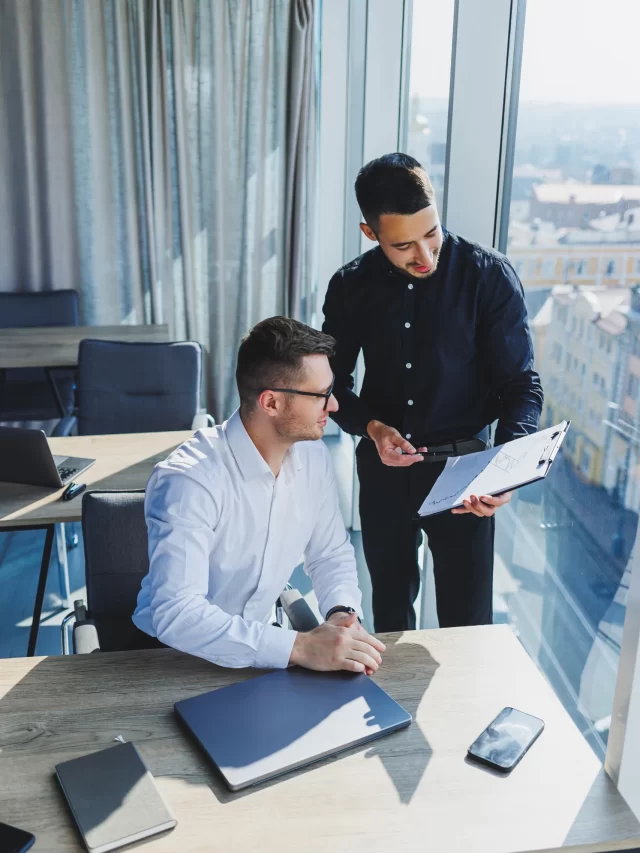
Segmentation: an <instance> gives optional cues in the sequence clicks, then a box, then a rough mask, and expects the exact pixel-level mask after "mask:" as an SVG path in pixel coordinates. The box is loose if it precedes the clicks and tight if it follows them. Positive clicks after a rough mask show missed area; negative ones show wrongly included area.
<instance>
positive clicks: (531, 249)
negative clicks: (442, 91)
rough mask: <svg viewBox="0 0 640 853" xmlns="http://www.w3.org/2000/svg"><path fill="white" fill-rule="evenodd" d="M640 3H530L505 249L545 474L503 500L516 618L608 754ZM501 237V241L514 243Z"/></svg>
mask: <svg viewBox="0 0 640 853" xmlns="http://www.w3.org/2000/svg"><path fill="white" fill-rule="evenodd" d="M638 32H640V4H636V3H630V2H625V1H624V0H609V2H608V3H607V4H606V14H604V15H603V14H602V6H601V5H600V4H598V3H596V0H562V2H560V3H558V2H557V0H529V2H528V3H527V18H526V25H525V38H524V48H523V50H524V52H523V63H522V79H521V87H520V102H519V105H518V128H517V135H516V144H515V158H514V170H513V185H512V196H511V207H510V222H509V233H508V244H507V246H506V251H507V254H508V255H509V258H510V259H511V261H512V263H513V264H514V266H515V269H516V271H517V272H518V274H519V276H520V278H521V280H522V283H523V285H524V288H525V293H526V297H527V303H528V307H529V315H530V320H531V325H532V333H533V338H534V346H535V352H536V364H537V369H538V371H539V373H540V374H541V377H542V383H543V386H544V390H545V398H546V399H545V407H544V411H543V415H542V421H541V426H549V425H551V424H554V423H558V422H559V421H562V420H564V419H568V418H570V419H571V421H572V428H571V430H570V432H569V435H568V438H567V440H566V442H565V445H564V450H563V453H562V456H561V457H560V458H558V460H557V464H556V465H555V466H554V470H553V471H552V474H551V476H550V477H549V479H548V481H547V482H546V483H545V484H544V486H542V487H541V486H532V487H529V488H527V489H523V490H521V491H520V492H518V493H516V495H515V497H514V500H513V502H512V504H511V506H510V507H509V508H508V511H507V512H504V511H501V512H500V513H498V525H497V537H496V592H497V611H498V612H497V613H496V619H497V621H508V622H510V623H511V624H512V625H513V627H514V629H515V630H517V632H518V633H519V635H520V638H521V640H522V642H523V643H524V645H525V646H526V648H527V649H528V651H529V652H530V654H531V655H532V656H533V657H534V658H536V659H537V661H538V663H539V665H540V667H541V669H542V670H543V671H544V673H545V674H546V676H547V677H548V679H549V681H550V682H551V683H552V685H553V687H554V689H555V690H556V692H557V694H558V695H559V697H560V698H561V699H562V701H563V702H564V704H565V706H566V707H567V709H568V710H569V712H570V713H571V714H572V716H573V718H574V719H575V721H576V722H577V724H578V726H579V727H580V729H581V730H582V731H583V732H584V734H585V737H587V739H588V740H589V742H590V743H591V745H592V746H593V748H594V750H595V751H596V752H597V753H598V755H599V756H600V757H604V752H605V749H606V743H607V737H608V733H609V723H610V716H611V709H612V704H613V692H614V686H615V678H616V672H617V665H618V658H619V652H620V641H621V634H622V624H623V619H624V613H625V606H626V596H627V589H628V561H629V555H630V552H631V549H632V547H633V544H634V541H635V536H636V529H637V524H638V511H639V508H640V466H639V463H640V458H639V450H638V448H639V436H640V433H639V430H638V426H639V422H640V64H638V62H637V34H638ZM503 248H504V247H503Z"/></svg>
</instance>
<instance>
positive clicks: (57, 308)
mask: <svg viewBox="0 0 640 853" xmlns="http://www.w3.org/2000/svg"><path fill="white" fill-rule="evenodd" d="M78 322H79V313H78V293H77V291H75V290H43V291H38V292H32V293H0V329H15V328H22V327H34V326H77V325H78ZM56 375H57V377H58V383H59V384H58V390H59V391H60V393H61V396H62V398H63V401H64V403H65V404H66V405H67V406H68V407H71V406H72V404H73V388H72V374H71V372H61V371H58V372H57V374H56ZM5 379H6V381H7V382H9V383H22V384H24V383H26V382H40V383H41V384H42V388H36V389H31V395H32V397H33V396H37V397H38V398H39V399H37V400H33V403H32V405H30V406H28V409H31V408H35V409H38V410H39V409H42V408H43V407H44V409H45V410H46V409H48V408H50V409H53V412H47V411H35V412H31V413H30V412H29V411H28V410H27V411H26V412H23V413H22V415H24V416H25V417H27V418H32V419H33V420H37V419H39V418H42V419H46V418H47V417H56V416H57V410H56V407H55V401H54V398H53V397H52V396H51V393H50V391H49V388H48V386H47V385H46V384H45V383H46V378H45V374H44V371H43V370H42V369H41V368H38V367H18V368H14V369H12V370H7V371H6V375H5ZM61 380H62V381H61ZM14 405H16V404H15V402H14ZM18 406H19V408H22V406H21V405H20V404H18ZM7 407H8V409H9V410H10V409H11V408H12V403H11V400H9V401H4V400H3V401H2V411H1V412H0V415H1V416H2V417H3V418H5V419H7V420H19V419H20V418H21V417H22V415H20V414H18V415H17V417H16V416H15V415H16V413H14V414H12V413H11V411H7Z"/></svg>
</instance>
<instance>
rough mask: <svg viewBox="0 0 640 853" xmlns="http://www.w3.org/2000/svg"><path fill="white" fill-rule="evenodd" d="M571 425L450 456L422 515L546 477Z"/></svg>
mask: <svg viewBox="0 0 640 853" xmlns="http://www.w3.org/2000/svg"><path fill="white" fill-rule="evenodd" d="M569 425H570V422H569V421H563V422H562V423H560V424H557V425H556V426H553V427H549V428H548V429H544V430H541V431H540V432H534V433H533V434H532V435H525V436H523V437H522V438H516V439H514V440H513V441H508V442H507V443H506V444H501V445H500V446H499V447H492V448H490V449H489V450H481V451H480V452H479V453H469V454H468V455H467V456H451V457H449V459H447V464H446V466H445V468H444V470H443V472H442V474H440V476H439V477H438V479H437V480H436V482H435V483H434V485H433V488H432V489H431V491H430V492H429V494H428V496H427V498H426V499H425V501H424V503H423V504H422V506H421V507H420V509H419V510H418V514H419V515H420V516H425V515H435V513H437V512H444V511H446V510H451V509H454V508H455V507H458V506H462V502H463V501H465V500H469V498H470V497H471V495H477V496H478V497H481V496H482V495H498V494H501V493H502V492H508V491H510V490H511V489H517V488H518V487H519V486H524V485H526V484H527V483H533V482H535V481H536V480H541V479H543V477H546V475H547V473H548V471H549V469H550V467H551V464H552V462H553V460H554V458H555V455H556V453H557V452H558V450H559V448H560V445H561V444H562V441H563V439H564V437H565V435H566V434H567V430H568V429H569ZM426 464H429V463H426Z"/></svg>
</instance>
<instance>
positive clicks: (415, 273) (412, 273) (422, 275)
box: [405, 264, 438, 280]
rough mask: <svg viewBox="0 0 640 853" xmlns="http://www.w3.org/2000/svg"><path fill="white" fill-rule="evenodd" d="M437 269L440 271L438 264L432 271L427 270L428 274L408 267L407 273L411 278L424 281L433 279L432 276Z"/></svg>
mask: <svg viewBox="0 0 640 853" xmlns="http://www.w3.org/2000/svg"><path fill="white" fill-rule="evenodd" d="M437 269H438V265H437V264H436V265H435V266H433V267H431V269H430V270H427V272H419V271H418V270H417V269H416V268H415V267H408V268H405V273H406V274H407V275H408V276H411V278H419V279H422V280H424V279H425V278H431V276H432V275H433V274H434V272H435V271H436V270H437Z"/></svg>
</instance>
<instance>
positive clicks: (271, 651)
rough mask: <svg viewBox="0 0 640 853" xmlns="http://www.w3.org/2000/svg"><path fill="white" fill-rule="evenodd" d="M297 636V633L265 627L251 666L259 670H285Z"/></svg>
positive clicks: (273, 626) (271, 626)
mask: <svg viewBox="0 0 640 853" xmlns="http://www.w3.org/2000/svg"><path fill="white" fill-rule="evenodd" d="M297 636H298V632H297V631H289V630H287V629H286V628H276V626H275V625H265V628H264V631H263V632H262V638H261V640H260V642H259V643H258V648H257V650H256V659H255V663H254V664H253V665H254V666H256V667H258V668H259V669H286V668H287V667H288V666H289V658H290V657H291V650H292V649H293V644H294V643H295V641H296V637H297Z"/></svg>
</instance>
